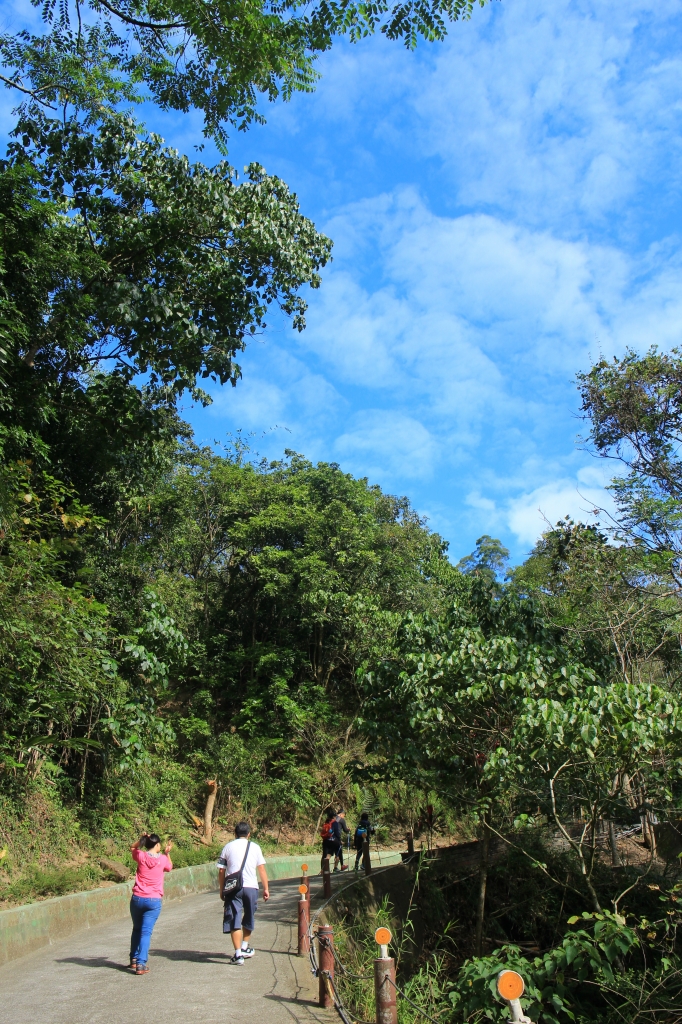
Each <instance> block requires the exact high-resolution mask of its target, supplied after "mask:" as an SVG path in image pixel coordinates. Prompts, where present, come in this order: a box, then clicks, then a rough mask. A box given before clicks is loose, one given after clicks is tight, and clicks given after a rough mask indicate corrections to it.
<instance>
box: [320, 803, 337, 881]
mask: <svg viewBox="0 0 682 1024" xmlns="http://www.w3.org/2000/svg"><path fill="white" fill-rule="evenodd" d="M335 820H336V811H333V810H332V809H331V808H329V810H328V811H327V813H326V815H325V819H324V821H323V823H322V828H321V829H320V836H321V837H322V859H321V860H320V868H321V870H322V872H323V873H324V862H325V860H326V861H329V858H330V857H333V856H334V855H335V854H336V840H335V839H334V830H333V827H332V826H333V823H334V821H335Z"/></svg>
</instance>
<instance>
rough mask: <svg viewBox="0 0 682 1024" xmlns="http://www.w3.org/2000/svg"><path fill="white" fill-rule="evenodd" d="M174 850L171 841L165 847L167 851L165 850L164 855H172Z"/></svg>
mask: <svg viewBox="0 0 682 1024" xmlns="http://www.w3.org/2000/svg"><path fill="white" fill-rule="evenodd" d="M172 849H173V844H172V842H171V841H170V839H169V840H168V842H167V843H166V846H165V849H164V851H163V852H164V853H170V852H171V850H172Z"/></svg>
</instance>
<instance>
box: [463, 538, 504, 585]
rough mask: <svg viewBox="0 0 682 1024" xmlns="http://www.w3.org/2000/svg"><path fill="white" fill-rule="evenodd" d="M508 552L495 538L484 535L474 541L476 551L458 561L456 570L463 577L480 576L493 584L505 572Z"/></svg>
mask: <svg viewBox="0 0 682 1024" xmlns="http://www.w3.org/2000/svg"><path fill="white" fill-rule="evenodd" d="M508 561H509V551H508V549H507V548H505V546H504V545H503V544H501V543H500V541H499V540H497V538H495V537H490V536H489V535H488V534H487V533H484V534H483V536H482V537H479V538H478V540H477V541H476V550H475V551H472V553H471V554H470V555H467V556H466V557H465V558H462V559H460V561H459V562H458V563H457V568H458V569H459V571H460V572H463V573H464V574H465V575H474V576H481V577H483V578H485V579H488V580H490V581H491V582H494V581H495V580H496V579H498V577H499V576H501V575H502V573H503V572H504V570H505V567H506V565H507V562H508Z"/></svg>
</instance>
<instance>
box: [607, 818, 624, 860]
mask: <svg viewBox="0 0 682 1024" xmlns="http://www.w3.org/2000/svg"><path fill="white" fill-rule="evenodd" d="M609 845H610V846H611V867H612V868H622V866H623V865H622V863H621V859H620V854H619V852H618V843H617V841H616V826H615V825H614V823H613V822H612V821H611V819H610V818H609Z"/></svg>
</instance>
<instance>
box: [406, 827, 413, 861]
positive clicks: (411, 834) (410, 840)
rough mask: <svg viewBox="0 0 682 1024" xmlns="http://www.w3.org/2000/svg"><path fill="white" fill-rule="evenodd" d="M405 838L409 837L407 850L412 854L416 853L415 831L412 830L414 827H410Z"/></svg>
mask: <svg viewBox="0 0 682 1024" xmlns="http://www.w3.org/2000/svg"><path fill="white" fill-rule="evenodd" d="M405 838H406V839H407V852H408V854H409V855H410V856H412V854H413V853H414V832H413V831H412V829H410V831H409V832H408V833H407V835H406V836H405Z"/></svg>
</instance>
